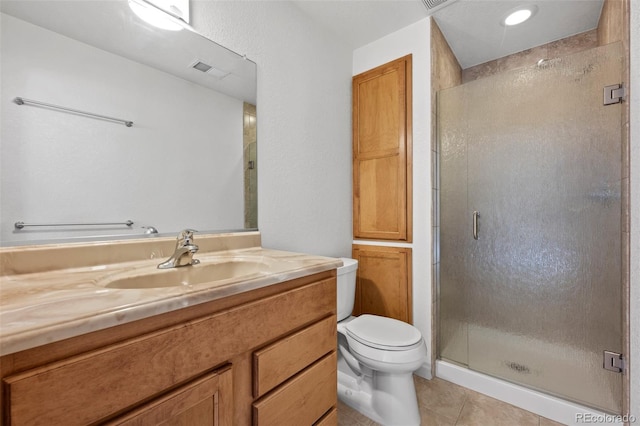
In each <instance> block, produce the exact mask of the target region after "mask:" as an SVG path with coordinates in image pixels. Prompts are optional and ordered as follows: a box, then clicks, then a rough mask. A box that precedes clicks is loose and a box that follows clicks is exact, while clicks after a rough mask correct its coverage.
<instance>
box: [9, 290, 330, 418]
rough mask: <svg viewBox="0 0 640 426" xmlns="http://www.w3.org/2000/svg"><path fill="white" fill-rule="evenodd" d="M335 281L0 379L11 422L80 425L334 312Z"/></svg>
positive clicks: (150, 395) (122, 408)
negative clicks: (3, 387)
mask: <svg viewBox="0 0 640 426" xmlns="http://www.w3.org/2000/svg"><path fill="white" fill-rule="evenodd" d="M335 294H336V290H335V278H330V279H327V280H322V281H318V282H315V283H312V284H309V285H306V286H303V287H300V288H296V289H294V290H291V291H287V292H284V293H280V294H277V295H274V296H270V297H267V298H264V299H261V300H258V301H255V302H252V303H247V304H244V305H240V306H238V307H236V308H232V309H229V310H226V311H222V312H219V313H216V314H212V315H210V316H207V317H204V318H202V319H199V320H193V321H189V322H187V323H185V324H181V325H178V326H175V327H170V328H167V329H164V330H161V331H158V332H154V333H149V334H147V335H143V336H141V337H138V338H135V339H130V340H127V341H125V342H123V343H120V344H117V345H113V346H108V347H106V348H104V349H100V350H96V351H91V352H87V353H86V354H82V355H78V356H75V357H71V358H69V359H66V360H63V361H60V362H55V363H51V364H48V365H45V366H43V367H39V368H35V369H33V370H28V371H26V372H23V373H18V374H15V375H13V376H9V377H7V378H5V379H4V380H3V381H4V386H5V390H6V391H7V393H5V395H7V398H6V399H5V401H4V403H5V404H7V405H8V406H5V407H7V408H8V410H7V412H8V413H7V414H8V416H7V417H8V418H10V420H11V424H12V425H52V424H64V425H65V426H72V425H84V424H89V423H94V422H97V421H100V419H104V418H106V417H109V416H111V415H113V414H114V413H116V412H118V411H121V410H124V409H127V408H129V407H133V406H135V405H136V404H137V403H139V402H140V401H142V400H144V399H146V398H150V397H153V396H155V395H159V394H161V393H162V392H164V391H165V390H166V389H169V388H171V387H173V386H175V385H176V384H177V383H181V382H186V381H187V380H189V379H191V378H193V377H196V376H198V375H200V374H202V373H204V372H205V371H207V370H209V369H211V368H212V367H215V366H216V365H221V364H223V363H225V362H227V361H228V360H230V359H231V358H232V357H233V356H234V355H237V354H241V353H245V352H248V351H250V350H252V348H255V347H259V346H260V345H263V344H264V343H265V342H268V341H271V340H274V339H277V338H278V337H280V336H283V335H285V334H287V333H288V332H290V330H292V329H295V328H298V327H301V326H303V325H304V324H309V323H312V322H314V321H317V320H318V319H320V318H324V317H326V316H327V315H328V314H331V313H335V309H336V308H335V306H336V300H335Z"/></svg>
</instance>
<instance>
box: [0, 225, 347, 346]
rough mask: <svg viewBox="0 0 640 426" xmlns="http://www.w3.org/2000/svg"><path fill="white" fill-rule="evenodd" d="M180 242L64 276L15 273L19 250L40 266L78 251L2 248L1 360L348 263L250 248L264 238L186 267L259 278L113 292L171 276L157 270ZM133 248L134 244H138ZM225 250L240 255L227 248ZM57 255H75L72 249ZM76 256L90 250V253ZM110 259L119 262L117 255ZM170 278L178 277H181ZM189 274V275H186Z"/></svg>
mask: <svg viewBox="0 0 640 426" xmlns="http://www.w3.org/2000/svg"><path fill="white" fill-rule="evenodd" d="M243 237H244V238H245V240H246V239H247V235H246V234H243ZM210 238H212V239H215V241H218V239H219V238H227V240H225V241H229V240H228V239H229V238H233V235H229V234H227V235H224V236H221V237H220V236H212V237H210ZM174 241H175V239H169V240H168V241H162V240H160V241H159V242H161V243H162V244H164V245H163V246H162V247H161V248H160V249H159V248H158V245H157V242H156V241H154V242H153V244H156V245H155V246H154V247H153V249H152V250H147V246H145V245H144V243H143V244H142V246H143V247H144V250H142V251H141V253H142V255H141V256H138V257H142V259H135V260H127V261H122V259H120V258H117V259H116V260H117V262H114V263H108V262H104V259H100V261H98V262H96V261H95V259H94V260H93V261H86V262H71V264H73V265H74V267H71V268H68V267H64V266H63V267H61V268H59V269H55V268H53V267H51V266H50V265H47V266H46V267H43V266H42V265H36V266H34V269H35V270H37V272H29V271H28V268H26V267H22V266H14V264H16V265H19V264H20V263H21V262H23V263H26V262H24V260H23V256H19V259H18V258H16V257H15V256H16V250H17V251H24V252H25V254H26V255H27V257H29V256H31V257H32V258H33V259H41V258H42V257H43V256H44V257H46V259H42V260H43V261H44V262H45V263H46V261H47V260H48V259H49V258H50V257H51V256H53V257H56V255H57V256H59V257H60V258H64V257H65V255H66V256H67V257H69V256H71V258H72V256H73V254H74V253H75V252H74V251H73V250H72V251H65V252H64V253H62V254H61V253H57V254H56V253H53V254H52V253H51V252H50V251H46V250H44V251H40V252H38V250H42V249H41V248H39V247H27V248H17V249H13V250H11V249H2V251H0V256H3V258H2V267H3V276H1V277H0V355H7V354H10V353H14V352H18V351H21V350H25V349H30V348H33V347H37V346H41V345H44V344H47V343H51V342H55V341H59V340H63V339H66V338H70V337H75V336H79V335H82V334H85V333H89V332H92V331H96V330H101V329H105V328H108V327H112V326H116V325H120V324H124V323H127V322H131V321H135V320H139V319H142V318H147V317H150V316H153V315H158V314H162V313H165V312H170V311H174V310H177V309H181V308H185V307H188V306H192V305H196V304H199V303H204V302H208V301H211V300H215V299H219V298H223V297H226V296H230V295H234V294H238V293H242V292H246V291H250V290H255V289H258V288H261V287H265V286H269V285H273V284H277V283H280V282H283V281H287V280H291V279H295V278H299V277H303V276H307V275H311V274H314V273H318V272H323V271H327V270H331V269H335V268H337V267H339V266H341V265H342V261H341V260H340V259H336V258H329V257H321V256H313V255H306V254H300V253H291V252H284V251H277V250H269V249H265V248H262V247H259V246H258V247H256V246H253V247H242V246H243V245H251V243H255V242H256V241H257V242H259V234H258V237H257V239H256V238H254V239H253V240H252V241H248V242H247V241H245V242H244V243H243V244H226V243H225V244H221V245H220V244H217V243H216V244H214V246H215V247H213V248H212V249H211V251H205V252H198V253H197V254H196V255H195V256H194V257H195V258H197V259H199V260H200V261H201V263H200V264H199V265H193V266H186V267H183V268H180V269H184V268H202V267H206V266H207V265H211V264H212V263H216V262H236V263H238V264H240V265H241V264H242V262H243V261H249V262H252V263H256V262H257V263H259V264H260V265H261V267H260V268H259V270H258V271H257V272H255V271H248V272H247V273H246V274H242V271H240V272H241V274H240V275H241V276H238V277H235V278H228V279H222V280H218V281H213V282H200V283H196V284H181V285H178V286H172V287H160V288H142V289H139V288H135V289H118V288H109V287H107V285H108V284H109V283H111V282H113V280H114V279H117V278H122V277H127V276H136V275H144V274H147V273H151V274H158V273H165V272H166V270H165V271H160V270H158V269H156V265H157V264H158V263H159V261H161V260H164V259H163V258H162V257H161V256H167V253H168V252H171V251H172V250H171V249H169V248H168V247H171V246H172V244H174ZM196 243H198V241H196ZM126 244H130V245H131V243H125V245H126ZM139 245H140V244H138V246H139ZM106 246H108V247H107V249H108V250H114V249H115V250H117V249H118V248H119V247H121V246H119V245H118V243H117V242H115V243H109V244H107V245H106ZM138 246H137V249H138V250H139V247H138ZM238 246H239V247H238ZM225 247H234V248H232V249H221V248H225ZM55 248H56V249H63V250H68V249H69V247H68V246H58V247H55ZM92 248H95V247H92ZM104 248H105V245H104V244H103V249H104ZM201 248H202V247H201ZM76 249H79V250H82V246H80V247H76ZM26 252H29V253H26ZM76 252H77V250H76ZM101 253H102V252H101ZM149 253H150V254H149ZM169 254H170V253H169ZM38 255H39V256H38ZM131 257H136V256H131ZM167 257H168V256H167ZM106 258H113V256H107V257H106ZM34 263H35V262H34ZM41 263H42V262H41ZM83 263H85V264H83ZM194 270H195V269H194ZM170 271H174V272H175V270H170ZM16 272H20V273H16ZM185 273H187V271H186V270H185Z"/></svg>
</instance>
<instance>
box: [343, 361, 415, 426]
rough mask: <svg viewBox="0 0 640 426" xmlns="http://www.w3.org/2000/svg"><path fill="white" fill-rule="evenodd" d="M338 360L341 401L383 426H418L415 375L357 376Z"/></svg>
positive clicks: (375, 374) (376, 373)
mask: <svg viewBox="0 0 640 426" xmlns="http://www.w3.org/2000/svg"><path fill="white" fill-rule="evenodd" d="M340 361H341V360H340V359H339V360H338V399H339V400H340V401H341V402H343V403H345V404H347V405H348V406H350V407H351V408H353V409H354V410H356V411H358V412H360V413H362V414H364V415H365V416H367V417H369V418H370V419H371V420H373V421H375V422H377V423H380V424H381V425H384V426H419V425H420V411H419V409H418V400H417V397H416V392H415V385H414V382H413V374H412V373H407V374H385V373H380V372H377V371H376V372H374V373H373V376H365V375H357V374H356V373H355V372H354V371H353V370H352V369H351V368H350V367H349V366H348V365H347V364H346V362H344V360H342V362H340Z"/></svg>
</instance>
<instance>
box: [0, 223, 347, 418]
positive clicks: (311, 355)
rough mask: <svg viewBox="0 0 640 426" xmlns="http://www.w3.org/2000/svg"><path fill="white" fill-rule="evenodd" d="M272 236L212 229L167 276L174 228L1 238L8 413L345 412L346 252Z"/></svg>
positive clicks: (1, 346)
mask: <svg viewBox="0 0 640 426" xmlns="http://www.w3.org/2000/svg"><path fill="white" fill-rule="evenodd" d="M259 239H260V237H259V233H257V232H256V233H241V234H238V235H232V234H222V235H211V236H206V237H200V238H199V240H198V244H199V245H200V247H201V250H200V252H199V254H198V255H196V257H198V258H199V259H200V260H201V264H199V265H194V266H187V267H184V268H180V269H184V273H183V277H182V278H181V279H182V281H183V282H184V283H183V284H180V285H177V286H176V285H173V286H170V285H168V284H164V285H165V286H164V287H144V285H145V284H144V283H145V281H144V278H140V277H144V276H146V275H149V276H150V277H151V278H150V281H149V282H151V283H152V285H159V284H158V283H161V282H162V281H161V280H160V281H159V280H158V278H157V277H158V275H157V274H158V272H156V271H155V270H154V265H156V264H157V263H159V260H163V259H162V257H164V256H166V255H167V254H169V253H170V252H171V251H172V247H173V244H174V240H173V239H155V240H153V242H146V241H145V240H133V241H129V242H118V243H91V244H86V245H82V244H80V245H66V246H40V247H38V246H32V247H24V248H20V247H18V248H12V249H1V250H2V251H0V258H1V261H2V272H3V276H2V282H1V287H0V289H1V291H2V293H1V294H2V301H1V306H0V309H1V311H0V315H1V317H0V318H1V323H0V325H1V327H2V329H1V337H0V350H1V351H2V357H1V358H0V369H1V373H2V394H1V404H2V405H1V407H2V424H3V425H26V424H28V425H34V424H44V425H53V424H64V425H73V424H96V423H101V424H102V423H105V424H126V425H134V424H135V425H147V424H158V423H160V422H162V421H170V422H171V423H172V424H189V425H211V424H215V425H218V424H219V425H249V424H254V425H285V424H292V425H293V424H295V425H311V424H322V425H335V424H336V423H337V414H336V403H337V397H336V388H337V384H336V352H335V351H336V288H335V285H336V267H338V266H340V265H341V261H340V260H338V259H332V258H324V257H318V256H308V255H300V254H295V253H288V252H280V251H274V250H266V249H263V248H261V247H260V241H259ZM47 250H48V251H47ZM43 254H47V255H46V256H44V255H43ZM141 258H142V259H141ZM56 263H57V266H56ZM216 263H219V264H221V265H222V264H224V265H227V266H225V268H227V269H228V265H233V266H234V267H235V268H236V269H235V270H234V271H233V273H232V274H231V276H226V275H225V276H222V277H218V278H217V279H215V280H214V281H210V282H203V281H202V280H201V278H198V279H197V280H196V279H195V278H193V277H194V276H196V275H193V272H194V271H197V269H196V268H199V267H201V266H205V267H209V268H210V270H211V271H213V270H214V269H215V268H213V267H211V265H213V264H216ZM247 264H251V265H252V266H250V267H249V268H248V269H246V270H244V269H243V268H244V267H245V266H246V265H247ZM256 265H262V267H257V266H256ZM188 268H192V269H188ZM170 272H171V271H170ZM178 272H179V271H178ZM161 273H164V272H161ZM212 276H214V275H212ZM127 277H130V278H131V279H129V278H127ZM185 277H186V278H185ZM154 280H155V281H154ZM194 280H195V281H194ZM114 282H117V283H118V284H117V286H116V287H110V284H112V283H114ZM131 283H134V284H131ZM129 284H130V285H131V286H135V287H127V285H129Z"/></svg>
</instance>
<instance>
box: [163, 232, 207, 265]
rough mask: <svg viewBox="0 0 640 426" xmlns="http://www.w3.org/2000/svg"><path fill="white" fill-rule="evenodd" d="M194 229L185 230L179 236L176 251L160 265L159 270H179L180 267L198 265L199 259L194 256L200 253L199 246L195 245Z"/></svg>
mask: <svg viewBox="0 0 640 426" xmlns="http://www.w3.org/2000/svg"><path fill="white" fill-rule="evenodd" d="M194 232H197V231H195V230H193V229H185V230H184V231H180V233H179V234H178V240H177V242H176V250H175V251H174V253H173V254H172V255H171V257H170V258H169V259H167V260H166V261H164V262H162V263H161V264H159V265H158V269H169V268H177V267H179V266H188V265H197V264H198V263H200V261H199V260H198V259H194V258H193V255H194V254H196V252H197V251H198V246H197V245H195V244H194V243H193V233H194Z"/></svg>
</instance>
